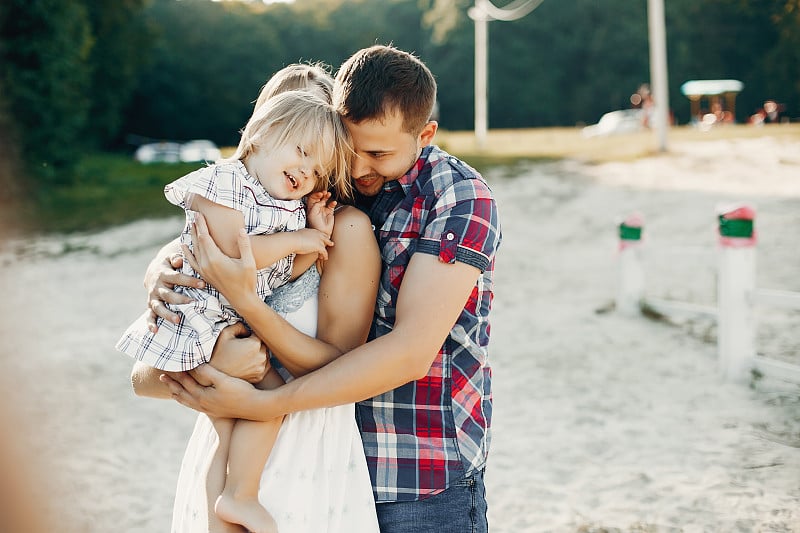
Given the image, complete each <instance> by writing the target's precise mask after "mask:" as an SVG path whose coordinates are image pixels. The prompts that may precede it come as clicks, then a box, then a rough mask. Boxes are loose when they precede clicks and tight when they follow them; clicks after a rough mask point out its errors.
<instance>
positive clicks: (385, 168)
mask: <svg viewBox="0 0 800 533" xmlns="http://www.w3.org/2000/svg"><path fill="white" fill-rule="evenodd" d="M435 100H436V83H435V81H434V78H433V75H432V74H431V72H430V71H429V70H428V68H427V67H426V66H425V65H424V64H423V63H422V62H421V61H419V60H418V59H417V58H415V57H414V56H412V55H411V54H408V53H406V52H403V51H400V50H397V49H395V48H393V47H389V46H373V47H370V48H366V49H363V50H360V51H359V52H356V53H355V54H354V55H353V56H352V57H351V58H350V59H348V60H347V61H346V62H345V63H344V64H343V65H342V67H341V69H340V70H339V73H338V74H337V77H336V82H335V85H334V105H335V106H336V107H337V110H338V111H339V113H340V114H341V116H342V118H343V120H344V122H345V125H346V126H347V129H348V130H349V132H350V134H351V136H352V139H353V145H354V148H355V151H356V158H355V161H354V163H353V169H352V177H353V183H354V185H355V188H356V190H357V191H358V193H359V194H358V199H357V206H358V207H359V208H360V209H362V210H363V211H364V212H366V213H367V214H368V215H369V216H370V219H371V220H372V223H373V225H374V227H375V234H376V237H377V239H378V243H379V246H380V249H381V255H382V259H383V272H382V276H381V282H380V287H379V292H378V299H377V303H376V307H375V316H374V320H373V324H372V330H371V333H370V338H369V342H367V343H366V344H365V345H363V346H361V347H358V348H356V349H354V350H352V351H350V352H348V353H346V354H344V355H342V356H341V357H339V358H338V359H336V360H335V361H333V362H331V363H329V364H328V365H326V366H325V367H323V368H321V369H319V370H317V371H314V372H312V373H310V374H307V375H305V376H302V377H300V378H298V379H296V380H293V381H291V382H290V383H288V384H287V385H285V386H282V387H280V388H278V389H276V390H273V391H262V390H257V389H255V388H253V387H250V386H240V385H241V382H240V381H239V380H236V379H234V378H230V377H228V376H225V375H224V374H221V373H219V372H217V371H215V370H214V369H213V368H209V365H203V366H202V367H200V368H198V369H197V370H196V372H198V373H199V374H200V375H201V376H202V377H203V378H204V379H206V380H208V381H210V382H211V383H212V384H213V386H212V387H208V388H205V387H201V386H199V385H198V384H197V383H196V382H195V381H194V380H193V379H192V378H191V377H189V376H186V377H185V378H183V379H181V380H180V381H179V382H176V381H173V380H169V379H168V378H164V379H165V381H166V382H167V383H168V385H169V387H170V390H171V392H172V395H173V397H174V398H176V399H177V400H178V401H179V402H181V403H182V404H184V405H186V406H189V407H192V408H194V409H197V410H200V411H204V412H207V413H209V414H210V415H218V416H225V417H232V418H247V419H253V420H267V419H270V418H274V417H277V416H280V415H283V414H287V413H290V412H295V411H299V410H303V409H310V408H316V407H323V406H328V405H337V404H343V403H349V402H359V403H358V404H357V417H358V422H359V427H360V429H361V434H362V440H363V443H364V449H365V453H366V457H367V462H368V465H369V468H370V475H371V477H372V482H373V488H374V491H375V497H376V502H377V511H378V519H379V522H380V525H381V531H384V532H401V531H415V532H419V531H458V532H464V531H487V529H488V525H487V520H486V499H485V490H484V485H483V472H484V468H485V463H486V458H487V454H488V448H489V426H490V420H491V410H492V403H491V386H490V380H491V370H490V367H489V364H488V359H487V345H488V340H489V322H488V314H489V309H490V305H491V299H492V274H493V268H494V256H495V252H496V250H497V247H498V246H499V243H500V230H499V225H498V220H497V210H496V205H495V202H494V200H493V198H492V196H491V192H490V191H489V188H488V187H487V185H486V183H485V181H484V180H483V178H481V177H480V175H478V174H477V172H476V171H475V170H473V169H472V168H470V167H469V166H467V165H466V164H464V163H463V162H461V161H459V160H458V159H456V158H455V157H453V156H450V155H449V154H447V153H445V152H443V151H442V150H440V149H439V148H437V147H436V146H433V145H432V144H431V142H432V140H433V138H434V136H435V134H436V130H437V127H438V125H437V123H436V122H434V121H431V120H429V118H430V116H431V112H432V110H433V107H434V102H435ZM196 237H197V239H198V241H199V245H200V247H201V248H208V249H209V250H211V253H209V254H208V255H209V257H212V258H213V257H214V254H215V253H217V251H216V249H215V247H214V246H213V242H212V241H211V240H210V239H209V237H208V235H207V233H206V232H204V229H203V227H202V225H200V226H199V228H198V233H197V235H196ZM245 243H246V239H244V240H242V241H240V245H241V247H242V258H243V259H245V255H246V254H247V253H248V252H249V247H248V246H247V245H246V244H245Z"/></svg>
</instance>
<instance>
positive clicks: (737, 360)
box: [717, 206, 756, 382]
mask: <svg viewBox="0 0 800 533" xmlns="http://www.w3.org/2000/svg"><path fill="white" fill-rule="evenodd" d="M754 218H755V211H754V210H753V208H752V207H749V206H739V207H734V208H728V209H725V210H722V211H721V212H720V214H719V235H720V239H719V240H720V245H721V246H720V264H719V278H718V291H717V305H718V317H719V323H718V326H717V328H718V329H717V337H718V338H717V349H718V358H719V368H720V372H721V373H722V375H723V376H724V378H725V379H726V380H728V381H735V382H745V381H747V380H748V379H749V378H750V370H751V368H753V361H754V356H755V329H756V324H755V317H754V313H753V299H754V292H755V278H756V248H755V243H756V239H755V232H754V231H753V220H754Z"/></svg>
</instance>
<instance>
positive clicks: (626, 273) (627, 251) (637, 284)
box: [616, 213, 644, 315]
mask: <svg viewBox="0 0 800 533" xmlns="http://www.w3.org/2000/svg"><path fill="white" fill-rule="evenodd" d="M643 225H644V217H643V216H642V215H641V214H639V213H634V214H631V215H629V216H628V217H627V218H626V219H624V220H623V221H622V222H620V223H619V225H618V231H619V269H618V276H619V279H618V280H617V298H616V309H617V311H618V312H620V313H622V314H625V315H638V314H639V312H640V309H639V307H640V304H641V301H642V298H643V297H644V269H643V267H642V258H641V244H642V227H643Z"/></svg>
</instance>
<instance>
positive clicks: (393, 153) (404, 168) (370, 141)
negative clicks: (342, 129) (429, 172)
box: [344, 112, 436, 196]
mask: <svg viewBox="0 0 800 533" xmlns="http://www.w3.org/2000/svg"><path fill="white" fill-rule="evenodd" d="M344 123H345V126H347V129H348V131H349V132H350V135H351V136H352V138H353V146H354V148H355V151H356V158H355V160H354V162H353V168H352V169H351V173H350V175H351V176H352V178H353V185H354V186H355V188H356V190H358V192H360V193H361V194H363V195H365V196H375V195H376V194H378V193H379V192H380V190H381V188H382V187H383V184H384V183H386V182H387V181H392V180H396V179H399V178H401V177H402V176H403V175H404V174H405V173H406V172H408V170H409V169H410V168H411V167H412V166H413V165H414V163H416V161H417V158H419V154H420V151H421V150H422V147H423V146H426V145H428V144H429V143H430V142H431V139H432V138H433V133H435V132H436V123H435V122H431V123H429V125H428V126H426V127H425V129H423V132H422V133H421V134H420V135H418V136H416V137H415V136H413V135H412V134H410V133H408V132H407V131H405V130H403V117H402V115H401V114H400V113H399V112H394V113H392V114H389V115H387V116H386V117H384V119H383V120H365V121H363V122H361V123H359V124H356V123H354V122H351V121H349V120H345V121H344ZM431 130H432V131H431Z"/></svg>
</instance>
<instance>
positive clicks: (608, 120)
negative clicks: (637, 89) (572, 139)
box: [583, 109, 644, 137]
mask: <svg viewBox="0 0 800 533" xmlns="http://www.w3.org/2000/svg"><path fill="white" fill-rule="evenodd" d="M643 113H644V111H642V110H641V109H620V110H617V111H610V112H608V113H606V114H605V115H603V116H602V117H600V120H599V121H598V122H597V124H592V125H591V126H586V127H585V128H583V136H584V137H605V136H606V135H618V134H620V133H632V132H634V131H639V130H641V129H642V128H643V127H644V115H643Z"/></svg>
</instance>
